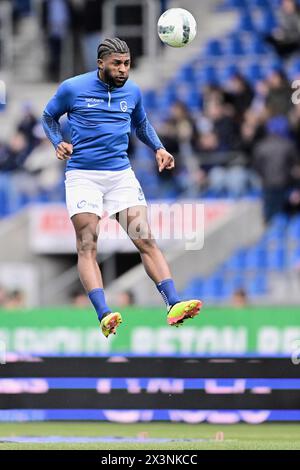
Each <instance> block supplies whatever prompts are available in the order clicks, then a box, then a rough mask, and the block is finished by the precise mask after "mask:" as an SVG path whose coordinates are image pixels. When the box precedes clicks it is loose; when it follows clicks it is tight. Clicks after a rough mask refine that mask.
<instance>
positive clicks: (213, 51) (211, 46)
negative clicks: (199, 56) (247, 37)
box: [203, 39, 223, 57]
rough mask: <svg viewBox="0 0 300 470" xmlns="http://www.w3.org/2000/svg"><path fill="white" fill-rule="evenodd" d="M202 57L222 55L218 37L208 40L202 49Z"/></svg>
mask: <svg viewBox="0 0 300 470" xmlns="http://www.w3.org/2000/svg"><path fill="white" fill-rule="evenodd" d="M203 55H204V57H220V56H222V55H223V49H222V43H221V41H219V40H218V39H212V40H210V41H208V42H207V43H206V45H205V47H204V51H203Z"/></svg>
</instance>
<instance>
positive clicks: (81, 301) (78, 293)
mask: <svg viewBox="0 0 300 470" xmlns="http://www.w3.org/2000/svg"><path fill="white" fill-rule="evenodd" d="M71 303H72V305H73V306H74V307H79V308H82V307H89V306H90V305H91V304H90V301H89V298H88V297H87V295H86V293H85V292H84V291H83V290H82V289H81V288H78V289H75V290H74V291H73V292H72V294H71Z"/></svg>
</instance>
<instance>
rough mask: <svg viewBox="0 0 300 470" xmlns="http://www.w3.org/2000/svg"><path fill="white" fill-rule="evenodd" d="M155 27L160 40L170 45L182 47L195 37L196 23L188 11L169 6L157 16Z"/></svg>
mask: <svg viewBox="0 0 300 470" xmlns="http://www.w3.org/2000/svg"><path fill="white" fill-rule="evenodd" d="M157 29H158V35H159V37H160V39H161V40H162V42H164V43H165V44H168V45H169V46H172V47H184V46H187V45H188V44H190V43H191V42H192V41H193V40H194V39H195V36H196V33H197V23H196V20H195V18H194V17H193V15H192V14H191V13H190V12H189V11H187V10H184V9H183V8H170V9H169V10H167V11H165V12H164V13H163V14H162V15H161V17H160V18H159V20H158V23H157Z"/></svg>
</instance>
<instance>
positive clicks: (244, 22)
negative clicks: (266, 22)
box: [236, 12, 255, 31]
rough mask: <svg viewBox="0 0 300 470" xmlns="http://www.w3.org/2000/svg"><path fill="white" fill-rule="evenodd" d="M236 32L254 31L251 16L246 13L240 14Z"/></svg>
mask: <svg viewBox="0 0 300 470" xmlns="http://www.w3.org/2000/svg"><path fill="white" fill-rule="evenodd" d="M236 29H237V31H255V25H254V23H253V21H252V17H251V15H250V14H249V13H248V12H247V13H242V14H241V15H240V17H239V21H238V25H237V28H236Z"/></svg>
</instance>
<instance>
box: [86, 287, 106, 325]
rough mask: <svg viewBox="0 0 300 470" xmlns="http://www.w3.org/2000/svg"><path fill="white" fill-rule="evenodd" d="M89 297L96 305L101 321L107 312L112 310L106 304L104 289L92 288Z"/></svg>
mask: <svg viewBox="0 0 300 470" xmlns="http://www.w3.org/2000/svg"><path fill="white" fill-rule="evenodd" d="M89 298H90V301H91V302H92V304H93V305H94V308H95V310H96V312H97V315H98V319H99V321H101V319H102V317H103V316H104V314H105V313H110V312H111V310H110V309H109V308H108V306H107V305H106V301H105V296H104V290H103V289H100V288H99V289H93V290H91V292H89Z"/></svg>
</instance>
